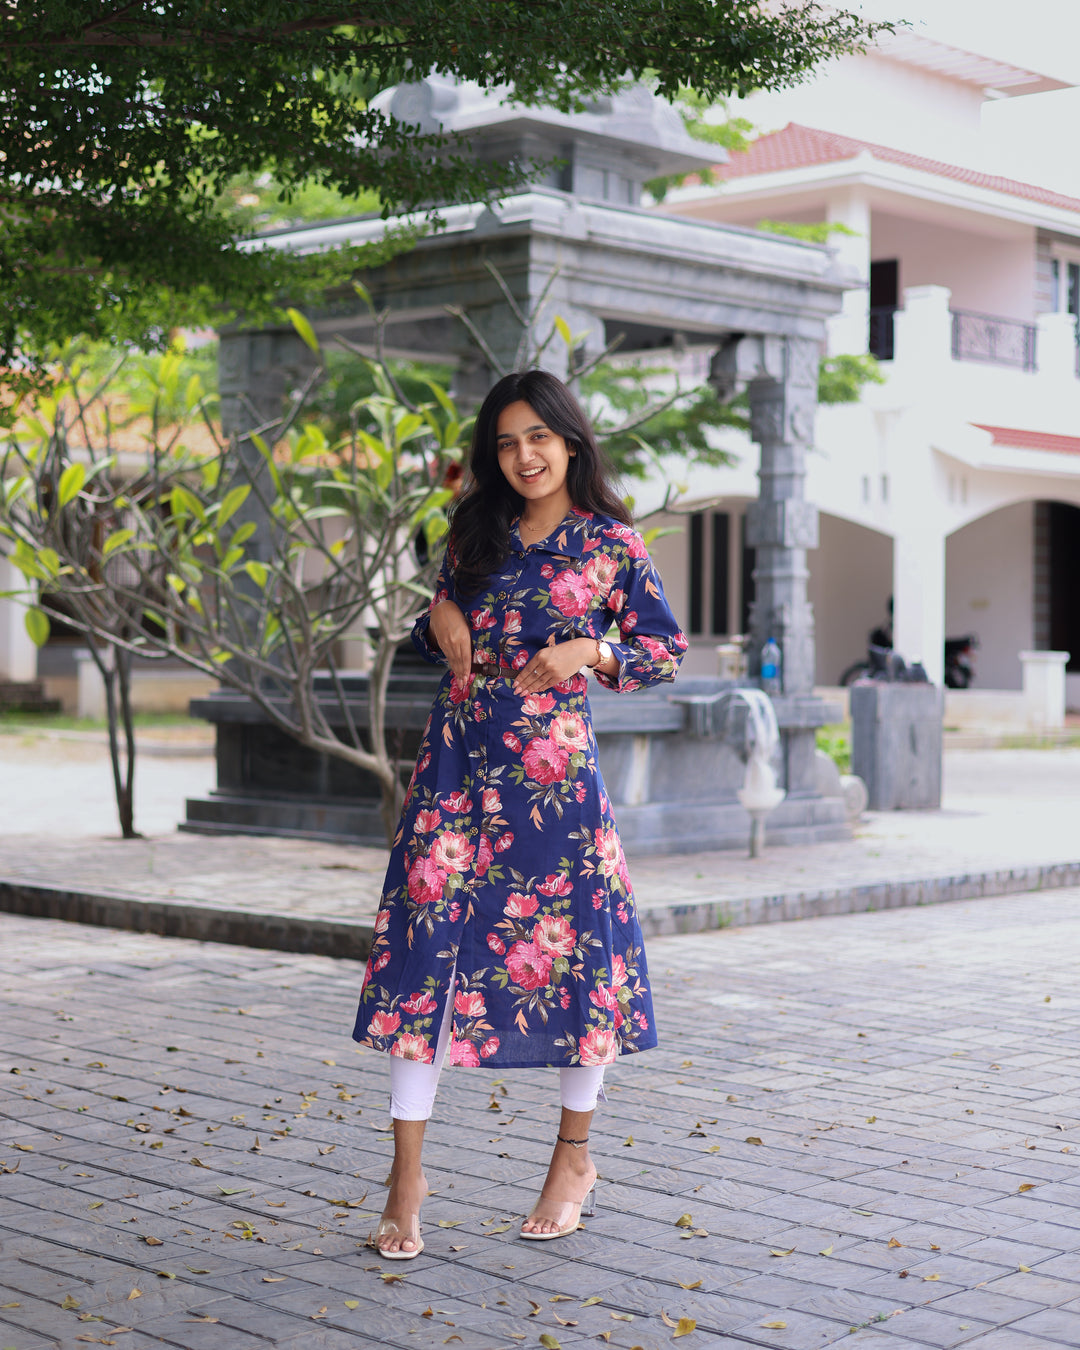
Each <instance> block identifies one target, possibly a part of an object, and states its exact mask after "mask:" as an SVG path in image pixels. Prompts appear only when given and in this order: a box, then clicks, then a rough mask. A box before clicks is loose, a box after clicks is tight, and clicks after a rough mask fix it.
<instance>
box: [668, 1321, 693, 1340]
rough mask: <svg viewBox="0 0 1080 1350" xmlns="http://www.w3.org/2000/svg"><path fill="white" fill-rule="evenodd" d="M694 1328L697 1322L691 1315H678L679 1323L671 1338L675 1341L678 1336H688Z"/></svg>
mask: <svg viewBox="0 0 1080 1350" xmlns="http://www.w3.org/2000/svg"><path fill="white" fill-rule="evenodd" d="M696 1328H697V1323H696V1322H695V1321H694V1319H693V1318H692V1317H680V1318H679V1323H678V1325H677V1326H676V1328H675V1335H674V1336H672V1338H671V1339H672V1340H673V1341H677V1340H678V1339H679V1337H680V1336H689V1335H690V1333H691V1332H692V1331H694V1330H695V1329H696Z"/></svg>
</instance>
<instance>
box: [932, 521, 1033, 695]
mask: <svg viewBox="0 0 1080 1350" xmlns="http://www.w3.org/2000/svg"><path fill="white" fill-rule="evenodd" d="M1034 522H1035V508H1034V505H1033V504H1032V503H1031V502H1017V503H1015V504H1014V505H1012V506H1006V507H1003V508H1002V509H1001V510H1000V511H995V512H993V513H992V514H991V515H989V516H983V517H981V518H980V519H979V520H976V521H973V522H972V524H970V525H966V526H964V528H963V529H961V530H957V531H956V533H955V534H952V535H950V536H949V538H948V540H947V542H946V545H945V632H946V634H947V635H948V636H949V637H956V636H962V635H963V634H965V633H977V634H978V638H979V649H978V652H977V653H976V658H975V687H976V688H977V689H1019V688H1021V685H1022V679H1021V675H1022V672H1021V669H1020V657H1019V653H1020V652H1021V651H1025V650H1027V649H1028V648H1031V647H1033V646H1034V645H1035V634H1034V623H1033V604H1034V596H1035V574H1034Z"/></svg>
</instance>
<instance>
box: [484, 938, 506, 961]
mask: <svg viewBox="0 0 1080 1350" xmlns="http://www.w3.org/2000/svg"><path fill="white" fill-rule="evenodd" d="M487 945H488V946H489V947H490V948H491V950H492V951H493V952H494V953H495V955H496V956H505V955H506V943H505V942H504V941H503V940H502V938H501V937H499V935H498V933H489V934H488V935H487Z"/></svg>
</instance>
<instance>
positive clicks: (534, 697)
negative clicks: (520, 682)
mask: <svg viewBox="0 0 1080 1350" xmlns="http://www.w3.org/2000/svg"><path fill="white" fill-rule="evenodd" d="M554 706H555V695H554V694H526V695H525V698H524V700H523V701H522V704H521V710H522V712H523V713H524V714H525V716H526V717H539V716H540V715H541V714H542V713H549V712H550V711H551V710H552V708H554Z"/></svg>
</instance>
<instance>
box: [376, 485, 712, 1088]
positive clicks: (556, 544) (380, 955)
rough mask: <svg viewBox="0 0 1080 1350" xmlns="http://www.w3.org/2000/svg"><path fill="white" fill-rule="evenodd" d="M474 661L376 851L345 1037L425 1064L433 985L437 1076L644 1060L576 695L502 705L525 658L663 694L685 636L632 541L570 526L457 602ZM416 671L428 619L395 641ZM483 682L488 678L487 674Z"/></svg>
mask: <svg viewBox="0 0 1080 1350" xmlns="http://www.w3.org/2000/svg"><path fill="white" fill-rule="evenodd" d="M452 564H453V559H452V558H451V557H448V558H447V559H445V560H444V562H443V567H442V570H441V572H440V574H439V580H438V582H437V585H436V591H435V596H434V598H433V600H432V607H434V605H436V604H438V603H440V602H441V601H443V600H446V599H451V600H454V601H455V602H456V603H457V604H459V605H460V607H461V609H462V610H463V612H464V613H465V616H466V618H467V619H468V622H469V627H470V631H471V635H472V642H473V659H474V662H475V663H476V664H477V665H479V666H482V667H484V670H485V673H483V674H473V675H472V676H470V677H469V678H468V679H467V680H465V681H459V680H458V679H457V678H456V677H454V676H453V675H452V674H451V673H450V671H449V670H447V672H446V674H445V675H444V676H443V679H442V682H441V683H440V685H439V689H438V692H437V694H436V696H435V700H434V704H433V707H432V712H431V716H430V718H429V719H428V723H427V726H426V728H425V731H424V735H423V738H422V742H421V746H420V751H419V754H418V757H417V762H416V768H415V770H414V772H413V777H412V781H411V783H410V785H409V790H408V793H407V794H406V800H405V806H404V809H403V812H402V818H401V823H400V826H399V828H398V832H397V835H396V836H395V839H394V844H393V848H392V850H391V855H390V860H389V865H388V867H387V873H386V880H385V884H384V888H383V896H382V902H381V905H380V908H379V912H378V916H377V918H376V922H375V936H374V941H373V944H372V951H371V956H370V958H369V960H368V965H367V971H366V973H365V976H364V985H363V989H362V991H361V996H360V1007H359V1011H358V1014H357V1019H356V1028H355V1030H354V1032H353V1035H354V1037H355V1039H356V1040H357V1041H359V1042H360V1043H361V1044H363V1045H368V1046H372V1047H373V1048H375V1049H378V1050H383V1051H386V1052H388V1053H390V1054H393V1055H400V1056H402V1057H404V1058H406V1059H418V1060H421V1061H424V1062H430V1060H431V1059H432V1057H433V1054H434V1047H435V1044H436V1042H437V1039H438V1035H439V1030H440V1023H441V1021H442V1017H443V1010H444V1008H446V1007H447V1006H448V1003H447V995H448V992H449V980H450V975H451V972H452V971H453V972H455V974H454V979H455V990H454V998H453V1001H452V1004H450V1005H449V1006H450V1007H452V1016H453V1028H452V1038H451V1042H450V1054H449V1060H450V1063H451V1064H456V1065H465V1066H473V1067H475V1066H477V1065H480V1064H484V1063H487V1064H489V1065H490V1066H491V1067H493V1068H512V1067H526V1066H535V1065H556V1066H559V1067H567V1066H572V1065H598V1064H607V1063H610V1062H612V1061H613V1060H614V1059H615V1058H616V1056H617V1055H620V1054H627V1053H634V1052H637V1051H640V1050H646V1049H649V1048H651V1047H652V1046H654V1045H655V1044H656V1029H655V1024H654V1020H653V1010H652V1000H651V995H650V991H649V981H648V970H647V965H646V960H645V951H644V945H643V941H642V935H641V929H640V926H639V924H638V922H637V917H636V909H635V904H634V895H633V890H632V888H631V885H630V878H629V875H628V872H627V868H626V862H625V859H624V857H623V852H622V846H621V844H620V842H619V836H618V830H617V828H616V825H615V820H614V817H613V815H612V811H611V804H610V801H609V800H608V796H607V793H606V791H605V789H604V781H603V776H602V774H601V772H600V767H599V764H598V762H597V752H596V740H595V737H594V735H593V730H592V719H591V715H590V711H589V700H588V681H587V679H586V677H585V676H584V675H582V674H575V675H573V676H571V677H570V678H569V679H567V680H564V681H563V682H562V683H561V684H559V685H556V686H555V687H554V688H553V689H550V690H548V691H546V692H544V693H542V694H532V695H525V696H521V695H518V694H515V693H514V690H513V680H514V675H515V672H516V671H518V670H520V669H521V668H522V667H523V666H524V665H525V664H526V663H527V662H528V661H529V660H530V659H531V657H532V656H533V655H534V654H535V653H536V652H537V651H539V650H540V649H541V648H542V647H543V646H545V645H547V644H550V643H553V642H565V641H568V640H570V639H572V638H577V637H594V638H603V637H605V635H606V634H607V633H608V630H609V629H610V628H611V626H612V624H615V625H616V626H617V627H618V630H619V641H618V642H612V643H611V647H612V651H613V653H614V654H615V656H616V658H617V660H618V662H619V671H618V674H617V675H616V676H613V677H607V676H603V675H598V676H597V678H598V679H599V680H600V681H601V682H602V683H604V684H606V685H608V686H609V687H610V688H613V689H617V690H619V691H629V690H633V689H637V688H639V687H641V686H643V685H646V684H653V683H656V682H658V681H663V680H672V679H674V677H675V673H676V671H677V669H678V665H679V662H680V660H681V658H682V654H683V652H684V651H685V649H686V638H685V637H684V636H683V634H682V633H681V632H680V631H679V627H678V624H677V623H676V621H675V619H674V616H673V615H672V613H671V609H670V607H669V606H668V604H667V601H666V599H665V597H664V593H663V587H662V586H661V584H660V578H659V576H658V574H657V572H656V569H655V568H654V567H653V565H652V562H651V560H650V558H649V556H648V552H647V550H646V548H645V545H644V543H643V542H642V540H641V538H640V536H639V535H638V534H636V533H635V532H634V531H633V530H631V529H629V528H628V527H627V526H624V525H622V524H620V523H619V522H618V521H615V520H612V519H611V518H609V517H607V516H601V515H590V514H587V513H584V512H580V511H577V510H576V509H575V510H572V511H571V512H570V513H569V514H568V515H567V517H566V518H565V520H564V521H563V522H562V524H561V526H560V527H559V528H558V529H557V530H556V531H554V532H553V534H552V535H550V536H549V537H548V538H547V539H545V540H542V541H540V542H539V543H538V544H534V545H532V546H531V547H530V548H528V549H526V548H524V547H523V546H522V543H521V540H520V537H519V535H518V533H517V528H516V526H515V527H514V528H513V529H512V531H511V547H510V551H509V553H508V556H507V559H506V561H505V563H504V564H503V566H502V568H501V569H500V570H499V572H498V574H497V575H495V576H492V577H491V578H489V581H488V585H487V587H485V589H484V591H483V592H481V593H480V594H478V595H475V596H470V597H462V596H459V595H457V594H456V592H455V588H454V583H453V565H452ZM413 639H414V642H415V643H416V645H417V648H418V650H419V651H420V652H421V654H422V655H423V656H425V657H426V659H428V660H429V661H433V662H439V661H441V660H442V657H441V654H440V653H439V652H437V651H436V650H435V649H434V648H433V647H432V646H431V644H430V643H429V641H428V618H427V616H426V615H425V616H423V617H422V618H421V619H420V620H419V622H418V623H417V625H416V629H415V630H414V633H413ZM488 669H491V670H492V671H493V672H496V673H492V674H488V673H486V671H487V670H488Z"/></svg>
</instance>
